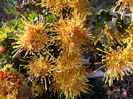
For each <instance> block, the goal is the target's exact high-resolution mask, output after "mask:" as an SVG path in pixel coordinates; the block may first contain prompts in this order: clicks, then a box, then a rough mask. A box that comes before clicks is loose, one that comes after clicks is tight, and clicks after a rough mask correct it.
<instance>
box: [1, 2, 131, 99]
mask: <svg viewBox="0 0 133 99" xmlns="http://www.w3.org/2000/svg"><path fill="white" fill-rule="evenodd" d="M120 3H122V7H121V8H122V10H123V9H125V8H128V7H130V4H132V0H119V1H118V2H117V5H116V8H117V7H118V5H120ZM41 5H42V6H45V7H46V8H48V9H50V12H51V13H52V14H55V15H56V16H57V17H58V18H57V19H56V22H55V23H54V24H51V23H50V24H48V23H47V22H44V20H43V21H42V20H38V21H31V20H28V19H27V18H25V17H23V18H22V19H21V21H22V24H23V27H22V28H19V29H18V30H17V32H16V33H15V34H14V35H15V36H14V37H15V38H13V39H15V43H14V44H13V48H14V49H15V51H14V52H15V54H14V56H13V57H12V58H16V57H17V55H18V54H20V53H22V52H23V53H24V54H25V57H29V56H30V60H29V61H28V65H25V66H24V68H25V69H26V70H27V74H28V75H30V76H32V79H30V82H32V86H31V88H29V89H31V93H32V95H33V96H37V95H41V94H43V93H44V92H45V91H47V90H50V91H53V92H55V93H58V94H59V95H60V96H65V97H66V98H68V99H69V98H72V99H75V98H76V97H77V96H80V94H81V93H87V92H88V90H89V88H88V87H89V84H88V79H87V78H86V75H88V73H87V72H86V68H85V67H84V63H82V62H81V61H80V60H81V59H82V58H83V57H82V52H83V51H82V50H81V48H82V46H83V45H86V44H90V45H91V44H92V42H90V41H93V37H92V35H91V34H90V33H89V29H88V27H87V25H86V20H87V17H88V16H89V15H90V14H91V13H90V9H89V2H88V0H42V3H41ZM121 8H120V9H121ZM131 9H132V5H131ZM7 29H8V28H5V30H1V31H2V32H3V31H4V33H5V31H6V30H7ZM9 30H10V31H14V30H12V29H8V32H9ZM4 33H3V34H4ZM0 35H1V34H0ZM6 36H7V35H6V34H4V35H3V36H0V41H1V40H4V39H5V38H6ZM103 36H105V37H104V39H103V38H102V37H103ZM99 38H100V39H99V41H101V43H102V42H104V43H102V44H103V45H104V46H105V51H103V50H101V51H102V52H104V53H105V54H106V55H103V61H102V62H103V63H104V66H103V67H104V68H105V70H106V71H105V75H104V77H105V79H106V82H109V84H110V85H111V84H112V83H113V80H115V79H117V80H119V79H122V77H123V76H124V75H125V74H128V73H129V72H132V68H133V63H132V61H133V56H132V55H133V23H131V24H130V26H129V27H128V29H127V31H126V32H125V33H123V35H122V34H121V33H119V32H117V33H116V32H114V31H113V29H112V27H111V26H110V25H108V24H106V25H105V28H104V29H103V30H102V31H101V33H100V36H99ZM116 40H117V41H116ZM117 43H119V44H121V45H122V46H123V47H116V48H117V49H113V48H112V46H115V45H116V44H117ZM88 46H89V45H88ZM55 47H57V48H58V50H57V51H55V52H54V51H53V50H54V48H55ZM50 48H53V49H52V50H51V49H50ZM3 49H4V48H3ZM3 52H4V51H3ZM3 52H2V51H0V54H1V53H3ZM57 52H58V53H59V54H58V53H57ZM55 53H56V54H57V55H55ZM4 67H10V66H4ZM124 69H126V70H127V69H129V71H128V72H127V71H125V70H124ZM25 83H27V82H26V81H25V80H24V76H20V74H19V73H18V72H16V71H15V70H11V69H10V70H7V69H6V70H5V69H4V68H3V69H1V70H0V97H3V99H4V98H5V99H15V98H14V97H16V99H17V98H18V97H19V95H20V93H21V92H19V91H21V89H22V88H23V87H24V86H25ZM47 85H48V86H47ZM49 85H50V87H49ZM21 87H22V88H21ZM27 90H28V89H27ZM22 91H24V90H22ZM26 97H28V95H27V96H26Z"/></svg>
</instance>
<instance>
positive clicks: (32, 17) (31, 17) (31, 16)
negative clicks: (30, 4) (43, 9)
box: [28, 12, 37, 20]
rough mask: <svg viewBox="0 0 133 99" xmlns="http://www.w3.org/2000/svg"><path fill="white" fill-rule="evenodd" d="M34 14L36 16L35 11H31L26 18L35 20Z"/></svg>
mask: <svg viewBox="0 0 133 99" xmlns="http://www.w3.org/2000/svg"><path fill="white" fill-rule="evenodd" d="M36 16H37V15H36V13H35V12H32V13H31V14H29V17H28V19H29V20H35V18H36Z"/></svg>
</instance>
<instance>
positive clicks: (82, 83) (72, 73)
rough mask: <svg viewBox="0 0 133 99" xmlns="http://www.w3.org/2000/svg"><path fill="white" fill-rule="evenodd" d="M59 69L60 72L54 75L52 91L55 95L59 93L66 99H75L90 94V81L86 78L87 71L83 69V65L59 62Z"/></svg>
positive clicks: (57, 71)
mask: <svg viewBox="0 0 133 99" xmlns="http://www.w3.org/2000/svg"><path fill="white" fill-rule="evenodd" d="M72 65H73V66H72ZM57 67H58V70H56V71H55V72H54V74H53V76H54V81H53V84H52V90H53V91H54V92H55V93H56V92H57V93H59V94H60V96H63V95H65V96H66V99H70V98H71V99H75V98H76V97H77V96H80V94H81V93H87V92H88V90H89V89H88V84H87V82H88V80H87V79H86V78H85V73H86V71H85V69H84V68H83V67H82V63H80V62H73V64H72V63H71V64H69V63H66V62H64V63H63V62H58V63H57Z"/></svg>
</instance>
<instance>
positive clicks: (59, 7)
mask: <svg viewBox="0 0 133 99" xmlns="http://www.w3.org/2000/svg"><path fill="white" fill-rule="evenodd" d="M89 4H90V3H89V2H88V0H42V5H43V6H46V7H49V8H51V10H52V11H53V12H55V13H56V14H60V13H62V11H63V9H66V10H67V8H72V9H77V10H78V13H80V14H84V15H90V12H89Z"/></svg>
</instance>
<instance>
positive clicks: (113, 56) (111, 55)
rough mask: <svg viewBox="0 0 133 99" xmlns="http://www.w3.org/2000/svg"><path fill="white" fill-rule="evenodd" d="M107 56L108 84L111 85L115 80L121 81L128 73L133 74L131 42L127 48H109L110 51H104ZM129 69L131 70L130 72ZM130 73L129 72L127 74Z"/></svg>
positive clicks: (106, 73)
mask: <svg viewBox="0 0 133 99" xmlns="http://www.w3.org/2000/svg"><path fill="white" fill-rule="evenodd" d="M103 52H104V53H105V54H106V55H105V56H103V63H105V65H104V67H105V68H106V71H105V75H104V77H105V79H106V82H109V85H111V84H112V83H113V80H120V79H122V77H123V76H124V75H126V74H128V72H132V68H133V43H132V42H129V43H128V45H127V47H126V48H121V47H118V48H117V50H114V49H112V48H108V51H103ZM128 69H129V70H128ZM127 71H128V72H127Z"/></svg>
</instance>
